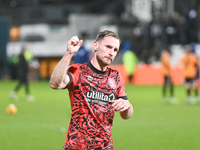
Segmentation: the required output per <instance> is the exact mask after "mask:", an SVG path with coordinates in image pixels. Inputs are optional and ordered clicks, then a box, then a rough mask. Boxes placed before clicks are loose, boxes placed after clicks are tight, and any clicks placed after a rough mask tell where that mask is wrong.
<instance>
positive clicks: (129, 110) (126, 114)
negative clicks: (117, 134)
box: [120, 102, 133, 119]
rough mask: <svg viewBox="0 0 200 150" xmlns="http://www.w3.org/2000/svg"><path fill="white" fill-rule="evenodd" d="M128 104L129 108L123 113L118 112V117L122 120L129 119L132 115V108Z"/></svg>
mask: <svg viewBox="0 0 200 150" xmlns="http://www.w3.org/2000/svg"><path fill="white" fill-rule="evenodd" d="M128 103H129V105H130V106H129V108H128V109H127V110H125V111H123V112H120V115H121V117H122V118H123V119H129V118H130V117H131V116H132V115H133V106H132V105H131V103H130V102H128Z"/></svg>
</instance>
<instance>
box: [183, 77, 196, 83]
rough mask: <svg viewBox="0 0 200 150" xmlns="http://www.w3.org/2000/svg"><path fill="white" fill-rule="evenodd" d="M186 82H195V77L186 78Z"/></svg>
mask: <svg viewBox="0 0 200 150" xmlns="http://www.w3.org/2000/svg"><path fill="white" fill-rule="evenodd" d="M185 83H189V84H193V83H195V78H185Z"/></svg>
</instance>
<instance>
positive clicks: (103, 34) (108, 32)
mask: <svg viewBox="0 0 200 150" xmlns="http://www.w3.org/2000/svg"><path fill="white" fill-rule="evenodd" d="M108 36H111V37H114V38H116V39H118V40H119V41H120V43H121V40H120V38H119V36H118V35H117V34H116V33H115V32H113V31H111V30H104V31H101V32H99V34H98V35H97V37H96V41H97V42H98V41H101V40H102V39H103V38H104V37H108Z"/></svg>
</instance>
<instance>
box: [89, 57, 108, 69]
mask: <svg viewBox="0 0 200 150" xmlns="http://www.w3.org/2000/svg"><path fill="white" fill-rule="evenodd" d="M90 62H91V64H92V65H93V66H94V67H95V68H96V69H97V70H100V71H106V68H107V66H103V65H101V64H100V62H99V61H97V59H96V58H95V57H93V58H92V60H91V61H90Z"/></svg>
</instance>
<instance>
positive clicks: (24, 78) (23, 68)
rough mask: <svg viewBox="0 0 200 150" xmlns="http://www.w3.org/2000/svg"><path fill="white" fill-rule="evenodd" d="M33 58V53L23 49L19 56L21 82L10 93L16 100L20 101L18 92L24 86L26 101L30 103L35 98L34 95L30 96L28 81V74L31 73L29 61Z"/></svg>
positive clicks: (19, 77)
mask: <svg viewBox="0 0 200 150" xmlns="http://www.w3.org/2000/svg"><path fill="white" fill-rule="evenodd" d="M31 58H32V55H31V53H30V52H29V51H27V50H26V49H25V48H24V47H23V48H22V50H21V53H20V55H19V62H18V80H19V83H18V84H17V85H16V87H15V88H14V90H13V91H12V92H11V93H10V96H11V97H12V98H13V99H14V100H18V96H17V92H18V91H19V89H20V88H21V87H22V85H24V86H25V93H26V99H27V100H28V101H33V100H34V97H33V96H32V95H30V90H29V80H28V73H29V65H28V61H29V60H30V59H31Z"/></svg>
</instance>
